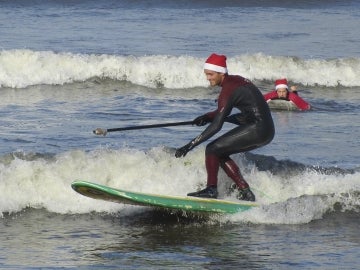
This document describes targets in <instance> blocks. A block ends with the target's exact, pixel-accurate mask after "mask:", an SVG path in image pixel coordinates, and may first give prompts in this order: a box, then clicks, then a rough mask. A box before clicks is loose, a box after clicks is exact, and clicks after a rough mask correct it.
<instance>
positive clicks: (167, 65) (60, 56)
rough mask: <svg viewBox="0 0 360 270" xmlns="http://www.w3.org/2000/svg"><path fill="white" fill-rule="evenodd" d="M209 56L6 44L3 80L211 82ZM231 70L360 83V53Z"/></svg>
mask: <svg viewBox="0 0 360 270" xmlns="http://www.w3.org/2000/svg"><path fill="white" fill-rule="evenodd" d="M204 61H205V59H203V58H196V57H191V56H185V55H184V56H179V57H176V56H166V55H152V56H143V57H135V56H120V55H105V54H103V55H93V54H91V55H90V54H72V53H55V52H52V51H32V50H3V51H2V52H1V53H0V86H2V87H12V88H24V87H27V86H30V85H39V84H51V85H53V84H65V83H71V82H76V81H85V80H87V79H90V78H93V77H100V78H110V79H114V80H127V81H130V82H132V83H134V84H138V85H142V86H147V87H153V88H157V87H165V88H191V87H197V86H201V87H206V86H208V82H207V81H206V80H205V77H204V75H203V71H202V67H203V63H204ZM228 69H229V73H231V74H240V75H242V76H244V77H247V78H249V79H251V80H254V79H256V80H274V79H276V78H279V77H287V78H288V79H289V80H291V81H293V82H295V83H299V84H303V85H308V86H312V85H321V86H329V87H333V86H338V85H342V86H346V87H351V86H360V59H359V58H346V59H300V58H296V57H283V56H270V55H264V54H261V53H259V54H244V55H240V56H236V57H230V58H228Z"/></svg>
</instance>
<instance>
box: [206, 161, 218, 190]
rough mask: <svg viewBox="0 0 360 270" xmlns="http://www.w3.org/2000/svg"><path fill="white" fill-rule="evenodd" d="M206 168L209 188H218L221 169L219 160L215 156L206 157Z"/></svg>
mask: <svg viewBox="0 0 360 270" xmlns="http://www.w3.org/2000/svg"><path fill="white" fill-rule="evenodd" d="M205 166H206V171H207V186H208V187H210V186H213V187H217V182H218V172H219V167H220V161H219V158H218V157H217V156H215V155H206V156H205Z"/></svg>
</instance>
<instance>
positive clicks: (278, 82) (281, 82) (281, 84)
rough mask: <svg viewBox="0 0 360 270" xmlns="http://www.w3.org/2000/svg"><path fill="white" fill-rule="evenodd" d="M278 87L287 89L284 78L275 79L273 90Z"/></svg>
mask: <svg viewBox="0 0 360 270" xmlns="http://www.w3.org/2000/svg"><path fill="white" fill-rule="evenodd" d="M279 88H286V89H289V87H288V82H287V80H286V79H279V80H276V81H275V90H278V89H279Z"/></svg>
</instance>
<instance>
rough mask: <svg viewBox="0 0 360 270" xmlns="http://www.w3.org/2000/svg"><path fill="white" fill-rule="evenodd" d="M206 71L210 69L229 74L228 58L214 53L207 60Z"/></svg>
mask: <svg viewBox="0 0 360 270" xmlns="http://www.w3.org/2000/svg"><path fill="white" fill-rule="evenodd" d="M204 69H208V70H212V71H216V72H220V73H227V72H228V70H227V67H226V56H225V55H218V54H215V53H213V54H212V55H210V56H209V58H208V59H207V60H206V62H205V64H204Z"/></svg>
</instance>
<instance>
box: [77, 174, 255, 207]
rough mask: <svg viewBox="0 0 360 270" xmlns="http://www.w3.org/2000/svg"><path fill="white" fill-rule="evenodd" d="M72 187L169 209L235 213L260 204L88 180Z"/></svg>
mask: <svg viewBox="0 0 360 270" xmlns="http://www.w3.org/2000/svg"><path fill="white" fill-rule="evenodd" d="M71 187H72V188H73V189H74V190H75V191H76V192H78V193H80V194H82V195H84V196H87V197H90V198H93V199H98V200H105V201H111V202H116V203H122V204H131V205H139V206H149V207H154V208H162V209H168V210H171V209H173V210H174V209H175V210H183V211H187V212H208V213H227V214H234V213H238V212H242V211H246V210H249V209H250V208H252V207H257V206H258V204H256V203H254V202H247V201H236V202H234V201H227V200H219V199H206V198H197V197H189V196H187V197H180V196H167V195H156V194H147V193H140V192H133V191H126V190H121V189H116V188H111V187H108V186H104V185H99V184H96V183H91V182H87V181H75V182H73V183H72V184H71Z"/></svg>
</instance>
